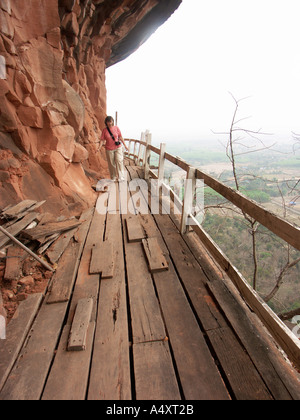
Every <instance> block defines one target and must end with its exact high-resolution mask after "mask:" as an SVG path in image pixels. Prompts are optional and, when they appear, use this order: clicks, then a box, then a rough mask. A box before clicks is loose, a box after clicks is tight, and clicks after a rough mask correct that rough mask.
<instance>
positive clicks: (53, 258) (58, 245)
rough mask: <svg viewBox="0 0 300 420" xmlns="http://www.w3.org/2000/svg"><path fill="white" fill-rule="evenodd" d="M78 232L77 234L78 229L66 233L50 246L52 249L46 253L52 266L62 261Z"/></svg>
mask: <svg viewBox="0 0 300 420" xmlns="http://www.w3.org/2000/svg"><path fill="white" fill-rule="evenodd" d="M76 232H77V228H75V229H71V230H70V231H69V232H64V233H63V234H62V235H60V236H59V237H58V239H57V240H56V241H55V242H54V243H53V244H52V245H51V246H50V248H49V249H48V250H47V252H46V255H47V257H48V258H49V261H50V262H51V263H52V264H54V263H56V262H57V261H58V260H59V259H60V257H61V256H62V254H63V253H64V251H65V249H66V248H67V246H68V245H69V242H70V240H71V239H72V238H73V236H74V234H75V233H76Z"/></svg>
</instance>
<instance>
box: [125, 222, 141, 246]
mask: <svg viewBox="0 0 300 420" xmlns="http://www.w3.org/2000/svg"><path fill="white" fill-rule="evenodd" d="M126 226H127V237H128V242H130V243H131V242H141V241H142V239H144V238H146V235H145V232H144V230H143V228H142V226H141V224H140V221H139V217H138V216H129V217H128V218H126Z"/></svg>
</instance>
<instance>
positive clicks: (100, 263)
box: [90, 241, 114, 279]
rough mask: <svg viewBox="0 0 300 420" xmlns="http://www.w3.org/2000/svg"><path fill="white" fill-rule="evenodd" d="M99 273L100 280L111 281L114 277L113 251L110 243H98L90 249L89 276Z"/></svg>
mask: <svg viewBox="0 0 300 420" xmlns="http://www.w3.org/2000/svg"><path fill="white" fill-rule="evenodd" d="M99 273H101V279H111V278H113V276H114V251H113V244H112V243H111V242H110V241H105V242H101V241H99V243H98V244H96V245H95V246H94V248H93V249H92V258H91V263H90V274H99Z"/></svg>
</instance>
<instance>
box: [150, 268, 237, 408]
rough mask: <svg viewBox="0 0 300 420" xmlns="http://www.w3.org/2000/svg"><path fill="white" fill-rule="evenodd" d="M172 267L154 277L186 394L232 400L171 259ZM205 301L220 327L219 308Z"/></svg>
mask: <svg viewBox="0 0 300 420" xmlns="http://www.w3.org/2000/svg"><path fill="white" fill-rule="evenodd" d="M169 266H170V269H169V271H166V272H163V273H155V274H153V278H154V281H155V285H156V290H157V293H158V296H159V300H160V304H161V308H162V312H163V316H164V320H165V323H166V328H167V331H168V334H169V341H170V345H171V346H172V351H173V354H174V358H175V362H176V366H177V369H178V373H179V376H180V381H181V385H182V389H183V393H184V396H185V398H186V399H187V400H207V399H209V400H228V399H230V397H229V394H228V391H227V389H226V386H225V384H224V382H223V379H222V378H221V375H220V373H219V371H218V369H217V367H216V364H215V361H214V358H213V356H212V355H211V352H210V350H209V348H208V346H207V343H206V340H205V338H204V336H203V333H202V331H201V329H200V327H199V324H198V322H197V320H196V318H195V315H194V314H193V311H192V309H191V307H190V304H189V302H188V299H187V297H186V295H185V293H184V290H183V288H182V285H181V282H180V280H179V279H178V276H177V274H176V272H175V269H174V267H173V265H172V263H171V262H170V265H169ZM201 301H202V305H203V306H206V307H207V317H208V312H209V309H211V313H210V317H211V319H212V320H211V321H210V325H211V326H214V327H215V328H218V327H220V324H219V322H220V320H218V321H217V319H214V320H213V318H214V311H215V312H216V310H215V308H212V304H210V306H209V307H208V300H207V299H206V300H204V299H203V298H202V299H201ZM219 318H220V316H219ZM201 321H202V319H201ZM206 323H208V322H206Z"/></svg>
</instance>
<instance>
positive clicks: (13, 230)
mask: <svg viewBox="0 0 300 420" xmlns="http://www.w3.org/2000/svg"><path fill="white" fill-rule="evenodd" d="M39 216H40V215H39V214H38V213H29V214H27V215H26V216H25V217H23V219H21V220H19V221H18V222H16V223H15V224H14V225H12V226H10V227H8V228H7V232H8V233H10V234H11V235H12V236H15V237H16V236H17V235H18V234H19V233H20V232H21V231H23V232H27V231H25V230H23V229H25V228H26V227H27V226H28V225H29V224H30V223H31V222H33V221H34V220H36V219H37V218H38V217H39ZM2 227H3V228H4V227H5V225H4V226H2ZM9 242H10V239H9V238H8V237H7V236H6V235H4V233H0V248H2V247H3V246H5V245H6V244H8V243H9Z"/></svg>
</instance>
